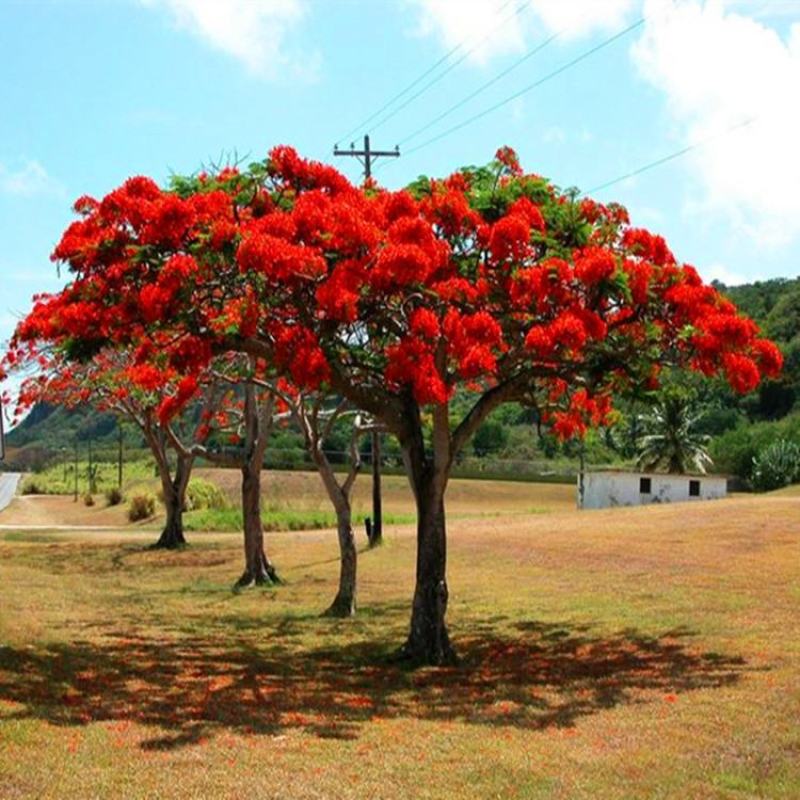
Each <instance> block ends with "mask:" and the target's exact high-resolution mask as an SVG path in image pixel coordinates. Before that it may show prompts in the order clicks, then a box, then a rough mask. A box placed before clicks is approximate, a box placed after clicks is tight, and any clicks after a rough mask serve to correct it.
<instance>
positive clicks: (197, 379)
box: [4, 318, 224, 549]
mask: <svg viewBox="0 0 800 800" xmlns="http://www.w3.org/2000/svg"><path fill="white" fill-rule="evenodd" d="M35 330H36V321H35V320H33V319H30V318H28V319H25V320H23V321H22V322H21V323H20V325H19V326H18V329H17V332H16V333H15V336H14V338H13V339H12V342H11V345H10V347H9V350H8V351H7V353H6V355H5V358H4V361H5V363H6V364H8V365H13V366H11V371H12V372H16V373H17V374H20V375H24V376H25V377H24V379H23V380H22V383H21V386H20V389H19V391H18V393H17V396H16V403H15V418H16V419H19V418H20V417H21V416H22V415H23V414H24V413H26V412H27V411H28V410H29V409H31V408H32V407H33V406H34V405H36V404H37V403H47V404H49V405H59V406H62V407H64V408H68V409H74V408H78V407H85V406H87V405H88V406H91V407H93V408H95V409H97V410H98V411H103V412H111V413H113V414H115V415H116V416H117V417H118V418H119V419H126V420H128V421H129V422H132V423H133V424H134V425H135V426H136V427H137V428H138V429H139V431H140V433H141V434H142V438H143V439H144V441H145V443H146V445H147V446H148V448H149V449H150V452H151V454H152V456H153V459H154V461H155V464H156V469H157V470H158V476H159V479H160V481H161V493H162V496H163V499H164V509H165V512H166V520H165V523H164V528H163V530H162V532H161V535H160V536H159V538H158V540H157V541H156V542H155V544H154V545H153V546H154V547H155V548H166V549H172V548H176V547H180V546H182V545H184V544H186V539H185V536H184V530H183V512H184V510H185V507H186V493H187V489H188V485H189V480H190V478H191V474H192V468H193V465H194V461H195V454H194V453H193V448H194V447H200V446H202V445H203V442H204V441H205V440H206V438H207V437H208V434H209V432H210V430H211V428H210V426H209V424H208V420H209V419H211V418H213V417H215V416H218V415H219V414H220V413H221V411H222V408H221V407H222V403H223V398H224V395H223V392H222V391H221V388H222V387H221V386H220V385H219V384H218V383H215V380H214V377H213V375H212V373H211V372H210V371H209V370H203V371H202V372H201V373H200V374H199V375H197V376H193V377H192V379H191V381H190V384H191V386H193V387H194V389H193V390H192V392H191V395H190V393H189V390H188V389H187V385H186V383H185V382H183V380H182V379H181V378H180V377H179V376H176V375H175V374H174V373H172V372H168V373H165V372H163V371H162V370H156V369H155V368H154V366H153V364H152V363H151V362H150V361H146V360H144V356H143V353H142V347H141V346H140V348H139V349H134V348H131V347H126V348H117V349H112V348H109V347H106V348H104V349H103V350H101V351H99V352H97V353H95V354H94V356H93V357H92V359H91V360H89V361H86V362H80V361H75V360H70V359H69V358H68V357H67V355H66V352H65V351H64V350H63V349H59V347H58V345H57V344H56V343H54V342H47V341H45V340H43V339H41V338H40V337H38V336H36V334H35ZM145 349H147V350H148V352H149V353H150V356H149V358H150V359H152V357H153V355H154V353H155V351H154V350H153V349H151V348H150V347H149V346H148V347H146V348H145ZM191 398H194V399H195V400H196V401H197V403H198V404H199V405H196V406H195V407H194V408H193V409H191V410H188V409H186V408H185V404H186V403H187V402H188V400H189V399H191ZM174 408H180V409H182V412H181V413H179V414H175V413H174V412H173V409H174Z"/></svg>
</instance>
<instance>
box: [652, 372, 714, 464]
mask: <svg viewBox="0 0 800 800" xmlns="http://www.w3.org/2000/svg"><path fill="white" fill-rule="evenodd" d="M698 419H699V415H698V414H697V413H696V411H695V409H694V408H693V397H692V394H691V393H690V392H688V391H686V390H684V389H681V388H679V387H668V388H666V389H665V390H664V391H663V392H662V393H661V396H660V398H659V402H658V405H657V406H656V407H655V408H654V409H653V411H652V412H651V413H650V414H649V415H647V416H646V417H645V418H644V419H643V420H642V424H643V427H644V430H645V431H646V433H645V435H644V436H642V437H641V439H640V440H639V459H638V465H639V467H640V468H641V469H644V470H646V471H648V472H649V471H652V470H656V469H659V468H660V467H665V468H666V469H667V471H668V472H670V473H675V474H683V473H686V472H705V471H706V467H708V466H710V464H711V457H710V456H709V454H708V450H707V447H708V442H709V437H708V436H706V435H705V434H700V433H697V432H696V426H697V422H698Z"/></svg>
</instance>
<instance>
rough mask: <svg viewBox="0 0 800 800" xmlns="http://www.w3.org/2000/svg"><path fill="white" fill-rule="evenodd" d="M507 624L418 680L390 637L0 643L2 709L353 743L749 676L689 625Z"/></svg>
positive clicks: (25, 715) (548, 716)
mask: <svg viewBox="0 0 800 800" xmlns="http://www.w3.org/2000/svg"><path fill="white" fill-rule="evenodd" d="M297 624H299V625H302V624H303V620H302V619H300V620H298V621H297ZM308 624H317V623H316V622H312V621H310V620H309V621H308ZM513 627H514V629H515V630H516V633H515V635H514V637H513V638H500V637H498V636H497V633H496V631H497V627H496V620H493V621H491V622H487V623H486V624H485V625H481V624H478V625H476V626H473V630H474V631H475V632H476V634H477V635H476V636H475V637H474V638H461V639H459V640H457V646H458V649H459V652H460V654H461V657H462V661H461V663H460V664H459V665H458V666H457V667H452V668H447V669H422V670H416V671H412V670H408V669H404V668H402V667H401V666H398V665H395V664H391V663H389V661H388V660H387V659H386V656H387V655H388V653H389V643H388V640H384V641H378V642H375V641H359V642H356V643H353V644H349V645H345V646H343V647H334V646H330V647H327V648H318V649H308V648H303V647H298V646H296V645H292V644H291V643H289V642H286V641H281V640H280V638H279V637H278V636H274V637H271V638H266V637H263V636H260V637H259V639H258V642H257V643H256V642H253V643H250V642H249V641H248V640H245V639H242V638H241V637H240V638H235V636H234V635H233V634H231V635H229V636H224V635H219V634H218V633H217V632H216V631H212V632H204V633H203V635H191V634H188V635H187V634H183V635H179V636H177V637H172V636H171V635H170V636H168V638H159V637H151V636H147V635H130V634H126V633H124V632H123V631H121V630H120V629H119V628H117V629H116V630H115V629H114V628H112V627H111V626H109V628H108V629H107V630H106V631H105V633H104V635H103V636H102V638H101V639H100V640H99V641H75V642H72V643H69V644H64V645H52V646H49V647H44V648H42V649H38V650H37V649H28V648H25V649H14V648H9V647H0V701H6V702H10V703H12V704H13V705H11V706H9V707H8V709H7V710H6V711H5V712H4V713H3V716H5V717H6V718H8V717H12V718H18V719H31V718H34V719H44V720H47V721H48V722H50V723H52V724H56V725H65V726H80V725H85V724H88V723H90V722H94V721H117V722H120V723H122V722H124V721H126V720H130V721H135V722H138V723H141V724H144V725H148V726H154V727H156V728H159V729H160V731H159V732H158V734H157V735H156V736H155V737H154V738H150V739H147V740H145V741H142V742H141V743H140V746H141V747H142V748H144V749H150V750H170V749H177V748H181V747H185V746H188V745H191V744H193V743H197V742H199V741H200V740H201V739H204V738H206V737H208V736H210V735H214V734H215V733H219V732H222V731H230V732H235V733H240V734H245V735H246V734H269V735H274V734H277V733H280V732H282V731H285V730H286V729H289V728H301V729H304V730H306V731H307V732H309V733H312V734H314V735H317V736H320V737H325V738H341V739H352V738H356V737H357V736H358V734H359V730H360V728H361V727H362V726H363V725H365V724H367V723H368V722H370V721H371V720H375V719H380V718H383V719H394V718H409V719H411V718H413V719H424V720H432V721H464V722H466V723H468V724H476V725H492V726H513V727H516V728H520V729H528V730H541V729H544V728H547V727H551V726H558V727H569V726H572V725H574V724H575V723H576V721H578V720H579V719H580V718H581V717H585V716H588V715H591V714H594V713H596V712H598V711H601V710H603V709H607V708H612V707H614V706H618V705H621V704H633V703H645V702H654V701H658V702H663V701H664V700H665V699H666V700H673V699H674V698H675V697H676V696H677V695H679V694H681V693H683V692H687V691H691V690H695V689H708V688H718V687H724V686H727V685H730V684H733V683H735V682H736V681H737V680H739V678H740V676H741V675H742V673H743V672H745V671H748V670H749V669H750V668H748V666H747V665H746V663H745V662H744V660H743V659H741V658H738V657H732V656H726V655H721V654H716V653H702V652H699V651H698V650H696V649H695V648H693V647H692V646H691V644H690V642H689V641H688V639H689V637H690V636H691V633H690V632H689V631H686V630H674V631H670V632H668V633H666V634H664V635H662V636H659V637H651V636H647V635H645V634H643V633H641V632H639V631H637V630H632V629H630V630H624V631H621V632H619V633H617V634H615V635H611V636H608V635H599V634H595V633H593V631H592V629H591V626H575V625H568V624H551V623H542V622H526V623H518V624H516V625H515V626H513Z"/></svg>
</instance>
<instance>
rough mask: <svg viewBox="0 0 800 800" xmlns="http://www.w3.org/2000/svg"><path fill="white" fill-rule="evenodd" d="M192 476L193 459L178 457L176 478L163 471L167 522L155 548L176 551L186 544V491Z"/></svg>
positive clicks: (162, 483) (162, 484)
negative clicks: (184, 528) (184, 529)
mask: <svg viewBox="0 0 800 800" xmlns="http://www.w3.org/2000/svg"><path fill="white" fill-rule="evenodd" d="M191 474H192V459H189V458H183V457H181V456H179V457H178V463H177V465H176V467H175V476H174V477H170V476H169V474H168V472H167V473H165V472H163V471H162V474H161V488H162V491H163V494H164V508H165V509H166V512H167V521H166V523H165V524H164V530H163V531H162V532H161V536H159V538H158V541H157V542H156V543H155V544H154V545H153V548H155V549H160V548H164V549H166V550H174V549H176V548H178V547H183V546H184V545H185V544H186V538H185V537H184V535H183V512H184V510H185V508H186V489H187V488H188V486H189V477H190V476H191Z"/></svg>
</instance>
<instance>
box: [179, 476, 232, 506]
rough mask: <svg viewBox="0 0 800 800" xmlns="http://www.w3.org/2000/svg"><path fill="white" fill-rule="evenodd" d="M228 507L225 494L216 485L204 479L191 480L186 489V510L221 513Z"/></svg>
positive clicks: (228, 503)
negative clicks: (205, 510) (204, 510)
mask: <svg viewBox="0 0 800 800" xmlns="http://www.w3.org/2000/svg"><path fill="white" fill-rule="evenodd" d="M229 507H230V502H229V501H228V497H227V495H226V494H225V492H224V491H223V490H222V489H220V487H219V486H217V484H216V483H212V482H211V481H207V480H205V479H204V478H192V479H191V480H190V481H189V486H188V487H187V489H186V510H187V511H199V510H202V509H207V510H214V511H222V510H225V509H227V508H229Z"/></svg>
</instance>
